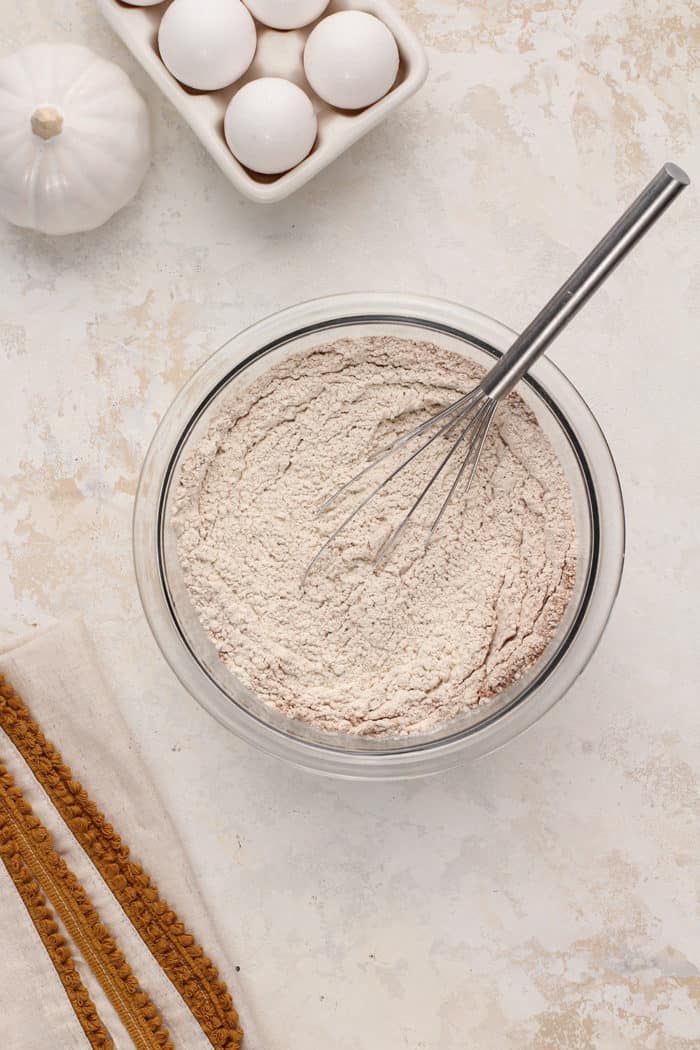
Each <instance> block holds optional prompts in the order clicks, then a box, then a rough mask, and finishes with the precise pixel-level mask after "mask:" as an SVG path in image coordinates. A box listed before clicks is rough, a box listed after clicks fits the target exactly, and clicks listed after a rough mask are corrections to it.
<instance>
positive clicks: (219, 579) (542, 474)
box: [173, 336, 576, 735]
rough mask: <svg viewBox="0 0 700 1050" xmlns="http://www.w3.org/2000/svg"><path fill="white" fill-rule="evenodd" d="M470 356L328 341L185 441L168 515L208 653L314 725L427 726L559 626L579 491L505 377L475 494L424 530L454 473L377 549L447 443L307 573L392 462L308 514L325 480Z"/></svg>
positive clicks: (460, 370) (468, 702) (510, 668)
mask: <svg viewBox="0 0 700 1050" xmlns="http://www.w3.org/2000/svg"><path fill="white" fill-rule="evenodd" d="M482 375H483V371H482V370H481V369H480V368H479V367H478V366H477V365H476V364H475V363H473V362H471V361H467V360H465V359H464V358H462V357H461V356H460V355H458V354H456V353H454V352H451V351H447V350H445V349H443V348H440V347H437V346H433V345H432V344H428V343H425V342H414V341H411V340H407V339H399V338H393V337H386V336H382V337H365V338H358V339H352V340H351V339H342V340H338V341H336V342H333V343H329V344H327V345H324V346H319V347H317V348H316V349H314V350H312V351H309V352H305V353H299V354H295V355H292V356H290V357H288V358H287V359H286V360H285V361H283V362H281V363H278V364H276V365H274V366H273V367H272V368H270V369H269V371H268V372H266V373H265V374H264V375H263V376H262V377H260V378H258V379H256V380H254V381H253V382H252V383H251V384H250V385H249V386H248V387H247V388H246V389H243V390H241V391H239V392H237V393H236V395H235V397H232V398H231V400H230V401H229V403H228V405H227V406H226V407H225V408H224V410H223V411H222V412H221V414H220V415H219V416H218V418H217V419H216V420H215V421H214V423H213V424H212V425H211V427H210V429H209V432H208V433H207V434H206V436H205V437H204V438H203V440H201V442H200V443H199V445H198V447H197V448H196V449H195V450H194V452H193V453H191V454H190V455H189V457H188V458H187V459H186V460H185V462H184V463H183V465H182V467H181V470H180V475H179V479H178V488H177V493H176V500H175V512H174V517H173V523H174V527H175V531H176V535H177V545H178V555H179V559H180V564H181V567H182V572H183V577H184V581H185V584H186V587H187V589H188V592H189V595H190V598H191V601H192V604H193V605H194V607H195V609H196V610H197V613H198V615H199V618H200V620H201V622H202V624H203V626H204V628H205V630H206V631H207V633H208V635H209V637H210V638H211V640H212V642H213V644H214V646H215V647H216V649H217V650H218V652H219V656H220V658H221V660H222V661H223V662H224V664H225V665H226V666H227V667H228V668H229V669H230V670H231V671H232V672H233V674H235V675H236V676H237V677H238V678H239V679H240V680H241V681H242V682H243V683H244V684H245V685H246V686H248V687H249V688H250V689H252V690H253V691H254V692H255V693H256V694H257V696H258V697H259V698H260V699H261V700H263V701H265V702H267V703H269V704H272V705H274V707H276V708H277V709H278V710H279V711H281V712H283V713H284V714H286V715H288V716H290V717H292V718H296V719H302V720H304V721H306V722H309V723H312V724H313V725H314V726H316V727H318V728H322V729H326V730H332V731H339V732H344V733H352V734H361V735H380V734H396V735H404V734H416V733H423V732H431V731H433V730H435V729H436V728H437V727H439V726H440V725H442V724H443V723H445V722H448V721H450V720H451V719H454V718H455V717H457V716H458V715H460V714H462V713H464V712H465V711H467V710H468V709H469V708H472V707H475V706H477V705H479V704H483V703H486V702H487V701H488V700H489V699H490V698H492V697H494V696H495V695H496V694H498V693H499V692H500V691H502V690H503V689H504V688H505V687H507V686H508V685H510V684H511V683H513V682H514V681H516V680H517V679H518V678H520V677H521V675H522V674H523V673H524V672H525V671H526V670H527V669H528V668H529V667H530V666H531V665H532V664H533V663H534V662H535V661H536V660H537V659H538V657H539V656H541V654H542V653H543V651H544V650H545V648H546V647H547V645H548V644H549V642H550V641H551V640H552V639H553V637H554V635H555V634H556V632H557V628H558V626H559V624H560V622H561V619H562V617H563V615H564V612H565V610H566V607H567V604H568V602H569V600H570V598H571V595H572V592H573V587H574V580H575V571H576V560H575V558H576V555H575V539H576V536H575V524H574V512H573V502H572V498H571V493H570V490H569V486H568V483H567V480H566V477H565V475H564V472H563V469H562V466H561V464H560V462H559V460H558V458H557V456H556V454H555V452H554V449H553V448H552V446H551V444H550V442H549V440H548V438H547V437H546V435H545V434H544V432H543V431H542V429H541V428H540V426H539V424H538V423H537V421H536V419H535V417H534V415H533V414H532V412H531V411H530V410H529V409H528V408H527V407H526V405H525V403H524V402H523V401H522V399H521V398H520V397H519V396H518V395H517V394H511V395H510V396H509V397H508V398H507V399H506V401H505V402H504V403H503V404H502V405H501V406H500V407H499V410H498V412H497V414H496V417H495V420H494V423H493V425H492V428H491V431H490V433H489V437H488V440H487V443H486V446H485V448H484V451H483V455H482V460H481V464H480V467H479V471H478V473H477V475H476V478H475V480H474V483H473V485H472V488H471V489H470V491H469V494H468V497H467V498H466V499H463V498H460V495H459V493H458V494H457V495H456V497H455V499H454V501H453V503H452V504H451V506H450V508H449V510H448V512H447V513H446V515H445V517H444V518H443V520H442V522H441V525H440V528H439V530H438V532H437V533H436V535H435V537H434V539H433V541H432V543H431V544H429V545H428V546H427V547H426V545H425V538H426V533H427V529H428V527H429V525H430V523H431V521H432V519H433V517H434V515H435V513H436V511H437V508H438V507H439V501H440V499H441V497H444V495H445V491H446V486H447V485H449V483H450V482H451V480H452V477H451V476H449V475H448V476H447V478H446V479H445V483H444V484H443V485H442V486H440V485H438V486H436V488H435V491H434V492H433V491H431V493H430V497H429V498H428V499H426V500H425V503H424V504H422V505H421V507H420V509H419V512H418V513H417V514H416V515H415V518H414V519H413V520H412V521H411V524H410V525H409V527H408V528H407V529H406V531H405V533H404V534H403V535H402V538H401V540H400V542H399V544H398V545H397V546H396V547H395V549H394V550H393V552H392V554H391V557H390V558H389V560H388V561H387V562H386V563H385V564H384V565H382V566H381V568H379V569H378V568H376V567H375V566H374V565H373V559H374V556H375V555H376V553H377V551H378V549H379V547H380V546H381V543H382V541H383V540H384V539H385V538H386V537H387V535H388V534H389V532H390V529H391V528H392V527H393V525H395V524H396V523H397V521H398V520H400V518H401V516H402V514H403V513H405V512H406V510H407V509H408V508H409V507H410V505H411V503H412V502H413V500H414V499H415V497H416V495H417V494H418V493H419V492H420V490H421V487H422V484H424V483H425V480H426V479H427V477H428V476H429V473H432V471H433V470H434V469H435V466H436V465H437V463H438V462H439V458H440V457H441V454H444V453H443V452H442V450H440V449H437V450H436V451H435V455H431V453H432V451H433V450H432V449H431V450H430V451H428V452H426V453H425V456H424V457H423V456H422V457H419V458H418V460H416V462H415V464H413V465H412V467H411V468H409V469H408V470H406V471H404V472H402V473H401V474H399V475H398V476H397V478H396V479H395V480H394V481H393V482H392V484H391V485H390V486H389V487H388V488H387V490H386V491H385V492H384V493H382V496H381V497H380V498H379V499H378V500H377V501H375V502H373V503H372V504H370V505H369V506H368V507H367V508H366V509H365V511H363V512H362V513H361V514H360V515H359V516H358V518H357V519H355V520H354V521H353V522H352V524H351V525H350V526H349V527H348V529H347V530H346V531H344V532H343V533H341V535H340V536H339V537H338V539H337V540H336V541H335V543H334V544H333V546H332V547H331V548H330V550H329V551H328V552H327V553H326V554H325V555H324V556H323V557H322V558H321V559H320V561H319V562H318V564H317V566H316V567H315V569H314V571H313V572H312V573H311V574H310V575H309V577H308V579H307V581H306V584H305V586H304V587H303V588H302V586H301V581H302V578H303V576H304V570H305V568H306V566H307V565H308V563H309V562H310V560H311V559H312V557H313V555H314V554H315V552H316V551H317V550H318V548H319V547H320V546H321V544H322V543H323V542H324V541H325V540H326V539H327V537H328V536H329V535H330V534H331V533H332V532H333V530H334V529H335V528H336V527H337V525H339V524H340V522H341V521H342V520H343V519H344V518H345V517H346V516H347V515H348V513H349V511H350V510H351V509H352V507H353V506H355V505H356V504H357V503H358V502H359V501H360V500H361V499H362V497H363V495H364V494H366V493H367V492H369V490H370V489H369V486H371V485H374V484H376V483H377V481H378V480H380V479H381V477H383V476H384V474H385V473H387V472H388V470H389V469H391V465H389V466H387V465H386V464H382V467H381V468H379V470H378V472H377V475H376V476H375V475H374V474H370V475H368V477H367V479H366V484H364V485H360V486H358V487H357V488H356V489H355V490H354V491H353V493H352V496H351V497H350V498H349V499H347V500H344V501H342V502H340V503H339V504H338V505H337V506H333V507H332V508H331V510H329V511H328V512H326V513H324V514H321V515H318V514H317V509H318V506H319V504H320V503H321V502H322V500H323V498H324V497H325V496H327V495H329V494H331V493H332V492H333V491H334V490H335V489H336V488H337V487H338V486H339V485H340V484H341V483H342V482H343V481H344V480H346V479H347V478H349V477H351V476H352V475H353V474H354V473H356V472H357V470H358V469H359V468H360V467H361V466H362V465H363V463H364V462H365V461H366V459H367V457H368V456H369V455H370V454H372V453H375V452H377V451H378V450H379V449H381V448H383V447H385V446H386V445H388V444H389V443H390V441H391V440H392V439H393V438H395V437H396V436H397V435H399V434H401V433H403V432H404V431H406V430H408V429H410V428H411V427H413V426H415V425H416V423H418V422H420V421H421V420H422V419H424V418H427V416H429V415H430V414H432V413H433V412H435V411H438V410H439V409H440V408H441V407H445V406H446V405H448V404H449V403H451V402H452V401H454V400H455V399H456V398H457V397H458V396H460V395H461V394H463V393H464V392H466V391H468V390H470V389H471V388H472V387H473V386H474V385H475V384H476V383H477V382H478V381H479V379H480V378H481V376H482ZM440 443H441V442H440V441H438V442H436V443H435V444H436V445H440ZM445 447H447V446H445ZM404 456H405V453H404ZM424 459H425V462H423V460H424ZM456 466H458V462H457V463H456ZM384 467H386V470H384V469H383V468H384Z"/></svg>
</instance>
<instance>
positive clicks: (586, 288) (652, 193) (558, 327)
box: [304, 164, 690, 579]
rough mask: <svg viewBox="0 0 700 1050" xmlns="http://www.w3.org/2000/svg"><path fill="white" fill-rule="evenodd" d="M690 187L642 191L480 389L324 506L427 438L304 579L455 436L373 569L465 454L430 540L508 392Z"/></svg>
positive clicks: (467, 479)
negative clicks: (404, 476)
mask: <svg viewBox="0 0 700 1050" xmlns="http://www.w3.org/2000/svg"><path fill="white" fill-rule="evenodd" d="M689 183H690V179H689V178H688V176H687V175H686V173H685V172H684V171H682V169H681V168H679V167H677V166H676V165H675V164H664V166H663V167H662V168H661V170H660V171H659V173H658V174H657V175H656V176H655V177H654V178H653V179H652V180H651V182H650V183H649V184H648V186H647V187H646V188H645V189H644V190H642V192H641V193H640V195H639V196H638V197H637V199H636V200H635V201H634V202H633V203H632V204H631V205H630V207H629V208H628V209H627V211H626V212H625V213H624V214H623V215H622V216H621V218H620V219H618V221H617V222H616V223H615V225H614V226H613V227H612V228H611V229H610V230H609V232H608V233H606V234H605V236H604V237H603V239H602V240H601V241H600V242H599V243H598V244H597V245H596V247H595V248H594V249H593V251H592V252H591V253H590V254H589V255H588V256H587V257H586V258H585V259H584V261H583V262H582V263H581V265H580V266H579V267H578V268H577V269H576V270H575V271H574V272H573V273H572V275H571V276H570V277H569V279H568V280H567V281H566V282H565V283H564V284H563V285H562V286H561V288H560V289H559V291H558V292H556V293H555V294H554V295H553V296H552V298H551V299H550V300H549V302H548V303H547V305H546V306H545V307H544V308H543V309H542V310H540V312H539V313H538V314H537V316H536V317H535V318H534V320H533V321H531V322H530V324H529V325H528V326H527V328H526V329H525V330H524V331H523V332H522V334H521V335H519V336H518V337H517V339H516V340H515V342H514V343H513V345H512V346H511V347H510V349H509V350H508V351H507V352H506V353H505V354H503V356H502V357H501V358H500V359H499V361H498V362H497V363H496V364H495V365H494V366H493V368H491V370H490V371H489V372H488V373H487V375H486V376H485V377H484V378H483V379H482V381H481V382H480V383H479V385H478V386H477V387H475V389H474V390H472V391H470V392H469V393H467V394H465V395H464V396H463V397H460V398H458V399H457V400H456V401H455V402H453V403H452V404H451V405H448V407H447V408H444V409H442V411H440V412H438V413H436V414H435V415H433V416H431V417H430V418H429V419H427V420H426V421H425V422H423V423H421V424H420V425H419V426H417V427H415V428H414V429H413V430H411V431H409V432H408V433H406V434H404V435H402V436H401V437H399V438H398V439H397V440H396V441H394V442H393V443H392V444H391V445H390V446H389V447H388V448H387V449H385V450H384V451H383V452H381V453H380V454H379V455H377V456H376V457H375V458H374V459H372V460H371V461H370V462H369V463H368V465H367V466H365V467H363V469H362V470H360V471H359V472H358V473H357V474H355V475H354V476H353V477H352V478H350V480H349V481H346V482H345V484H344V485H342V486H341V487H340V488H339V489H338V490H337V491H336V492H334V493H333V495H332V496H330V497H329V499H327V500H326V501H325V503H323V505H322V506H321V507H320V511H324V510H327V509H328V508H329V507H330V506H331V505H333V504H335V503H337V502H338V500H340V499H341V498H342V497H343V496H344V495H345V494H346V493H347V492H348V491H349V490H350V489H351V488H353V486H354V485H355V484H356V483H357V482H358V481H359V480H360V479H361V478H363V477H364V476H365V475H366V474H367V473H368V472H369V471H371V470H375V469H376V468H377V466H379V464H380V463H382V462H383V461H384V460H385V459H386V458H387V457H388V456H390V455H391V454H392V453H395V452H396V451H397V450H398V449H401V448H403V447H404V446H406V445H408V444H409V443H410V442H412V441H415V440H417V439H418V438H422V437H425V440H424V441H422V443H421V444H420V445H419V447H418V448H417V449H416V450H415V451H413V452H411V454H410V455H408V456H407V457H406V458H405V459H404V460H403V461H402V462H401V463H400V464H399V466H397V467H396V468H395V469H394V470H392V471H391V473H390V474H389V475H388V476H387V477H385V478H384V479H383V480H382V481H381V482H380V483H379V484H378V485H376V487H375V488H373V489H372V491H371V492H370V493H369V495H367V496H366V497H365V498H364V499H363V500H362V502H361V503H360V504H359V505H358V506H356V507H355V508H354V509H353V511H352V512H351V513H350V514H348V516H347V517H346V518H345V519H344V520H343V521H342V522H341V524H340V525H339V526H338V528H337V529H335V531H334V532H333V533H332V535H331V536H329V538H328V539H327V540H326V542H325V543H324V544H323V546H322V547H321V548H320V549H319V550H318V552H317V553H316V555H315V556H314V558H313V559H312V561H311V562H310V563H309V565H308V567H307V569H306V573H305V575H304V578H305V579H306V576H308V574H309V572H310V571H311V569H312V568H313V566H314V565H315V564H316V563H317V561H318V559H319V558H320V557H321V555H322V554H323V553H324V551H326V550H327V549H328V548H329V547H330V546H331V544H332V543H333V541H334V540H335V539H336V538H337V536H338V535H339V534H340V533H341V532H342V531H343V530H344V529H345V528H347V526H348V525H349V524H350V522H351V521H353V519H354V518H356V517H357V515H358V514H359V513H360V511H361V510H363V509H364V508H365V507H366V506H367V504H368V503H370V502H371V501H372V500H373V499H374V498H375V497H376V496H378V495H379V493H380V492H382V491H383V490H384V489H385V488H386V487H387V486H388V485H389V484H390V483H391V482H392V481H393V480H394V478H395V477H396V476H397V475H398V474H399V473H401V471H403V470H405V469H406V467H408V466H409V464H411V463H413V462H414V461H415V460H416V459H417V458H418V457H419V456H421V455H423V453H424V452H425V451H426V450H427V449H429V448H430V447H431V446H432V445H434V443H435V442H436V441H437V440H438V439H439V438H442V437H449V436H450V435H451V434H453V433H454V434H455V435H456V436H455V438H454V440H453V441H452V443H451V444H450V446H449V448H448V450H447V452H446V453H445V454H444V455H443V456H442V458H441V459H440V461H439V463H438V465H437V467H436V469H435V471H434V472H433V473H432V474H431V476H430V478H429V480H428V481H427V483H426V484H425V485H424V486H423V488H422V489H421V491H420V492H419V494H418V496H417V497H416V499H415V500H414V502H413V504H412V505H411V507H410V509H409V510H408V511H407V512H406V514H405V515H404V516H403V518H401V520H400V521H399V523H398V524H397V525H396V526H395V527H394V529H393V530H392V531H391V533H390V534H389V536H388V537H387V539H386V540H385V541H384V543H383V544H382V545H381V547H380V548H379V551H378V552H377V555H376V557H375V562H376V561H380V560H381V559H383V558H384V557H386V556H387V555H388V553H389V552H390V551H391V549H392V548H393V547H394V546H395V544H396V543H397V541H398V539H399V537H400V536H401V533H402V532H403V530H404V529H405V528H406V526H407V525H408V523H409V521H410V520H411V518H412V517H413V515H414V514H415V512H416V510H417V509H418V507H419V506H420V505H421V503H422V502H423V500H424V499H425V497H426V496H427V494H428V492H429V491H430V489H431V488H432V487H433V485H434V484H435V483H436V481H437V480H438V478H440V476H441V475H442V474H443V472H444V471H445V469H446V467H447V466H448V464H449V463H450V461H451V460H452V459H453V457H454V456H456V455H457V454H458V453H460V452H461V453H462V454H463V459H462V462H461V464H460V466H459V468H458V470H457V473H456V476H455V478H454V481H453V482H452V484H451V486H450V488H449V490H448V492H447V495H446V496H445V499H444V500H443V502H442V504H441V506H440V509H439V511H438V513H437V515H436V516H435V518H434V520H433V523H432V525H431V526H430V529H429V531H428V534H427V538H426V542H429V541H430V539H431V537H432V536H433V534H434V532H435V530H436V529H437V527H438V525H439V524H440V521H441V520H442V517H443V515H444V514H445V511H446V510H447V508H448V506H449V504H450V502H451V500H452V498H453V496H454V495H455V492H456V491H457V489H458V488H459V487H460V484H462V483H463V487H464V492H465V494H466V492H468V490H469V487H470V486H471V483H472V481H473V479H474V475H475V474H476V471H477V467H478V465H479V459H480V457H481V452H482V449H483V447H484V443H485V441H486V436H487V434H488V431H489V427H490V426H491V422H492V420H493V417H494V415H495V413H496V409H497V408H498V405H499V402H500V401H501V399H502V398H503V397H505V396H506V394H509V393H510V391H511V390H512V389H513V388H514V387H515V386H516V384H517V383H518V382H519V380H520V379H522V377H523V376H524V375H525V373H526V372H527V371H528V369H529V368H530V366H531V365H533V364H534V362H535V361H536V360H537V359H538V358H539V357H540V356H541V355H542V354H543V353H544V351H545V350H546V348H547V347H548V346H549V345H550V343H552V342H553V341H554V339H556V337H557V336H558V335H559V333H560V332H561V331H562V329H563V328H564V327H565V326H566V325H567V324H568V323H569V321H570V320H571V319H572V318H573V317H574V315H575V314H576V313H578V311H579V310H580V309H581V307H582V306H583V304H584V303H585V302H587V301H588V299H590V297H591V296H592V295H593V293H594V292H596V291H597V290H598V288H599V287H600V286H601V284H602V283H603V282H604V281H605V279H606V278H607V277H608V276H609V275H610V274H611V273H612V271H613V270H614V269H615V267H616V266H617V265H618V263H620V262H621V261H622V259H624V257H625V256H626V255H627V253H628V252H629V251H630V250H631V249H632V248H633V247H634V246H635V245H636V244H637V242H638V241H639V240H640V239H641V238H642V237H643V236H644V234H645V233H646V232H647V230H649V229H650V228H651V226H652V225H653V224H654V223H655V222H656V220H657V219H658V218H659V216H660V215H661V214H662V213H663V212H664V211H665V210H666V208H667V207H668V206H669V204H670V203H671V202H672V201H673V200H675V198H676V197H677V196H678V194H679V193H680V192H681V191H682V190H684V189H685V187H686V186H688V185H689Z"/></svg>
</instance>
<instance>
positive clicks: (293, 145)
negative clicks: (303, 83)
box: [224, 77, 318, 175]
mask: <svg viewBox="0 0 700 1050" xmlns="http://www.w3.org/2000/svg"><path fill="white" fill-rule="evenodd" d="M317 131H318V125H317V122H316V114H315V113H314V107H313V105H312V103H311V99H310V98H309V96H308V95H307V94H306V93H305V92H304V91H302V90H301V88H300V87H297V86H296V84H292V83H291V81H289V80H282V78H281V77H262V78H261V79H260V80H251V81H250V83H249V84H245V85H244V86H243V87H242V88H241V89H240V91H237V92H236V94H235V95H234V96H233V98H232V99H231V101H230V102H229V105H228V109H227V110H226V117H225V118H224V133H225V135H226V141H227V143H228V146H229V149H230V150H231V152H232V153H233V155H234V157H236V159H237V160H239V161H240V162H241V164H243V165H244V166H245V167H246V168H250V169H251V170H252V171H257V172H259V173H260V174H262V175H280V174H281V173H282V172H284V171H289V169H290V168H294V167H296V165H297V164H299V163H301V161H302V160H303V159H304V157H306V156H308V154H309V153H310V152H311V149H312V148H313V144H314V142H315V141H316V133H317Z"/></svg>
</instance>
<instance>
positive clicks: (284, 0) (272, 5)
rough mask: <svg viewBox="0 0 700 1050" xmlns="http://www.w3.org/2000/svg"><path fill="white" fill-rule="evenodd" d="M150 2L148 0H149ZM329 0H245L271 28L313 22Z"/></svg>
mask: <svg viewBox="0 0 700 1050" xmlns="http://www.w3.org/2000/svg"><path fill="white" fill-rule="evenodd" d="M149 2H150V0H149ZM329 2H330V0H245V4H246V6H247V8H248V10H249V11H251V12H252V14H254V15H255V17H256V18H257V20H258V22H262V24H263V25H264V26H270V27H271V28H272V29H299V27H300V26H307V25H308V24H309V22H315V21H316V19H317V18H320V17H321V15H322V14H323V12H324V11H325V10H326V8H327V7H328V4H329Z"/></svg>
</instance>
